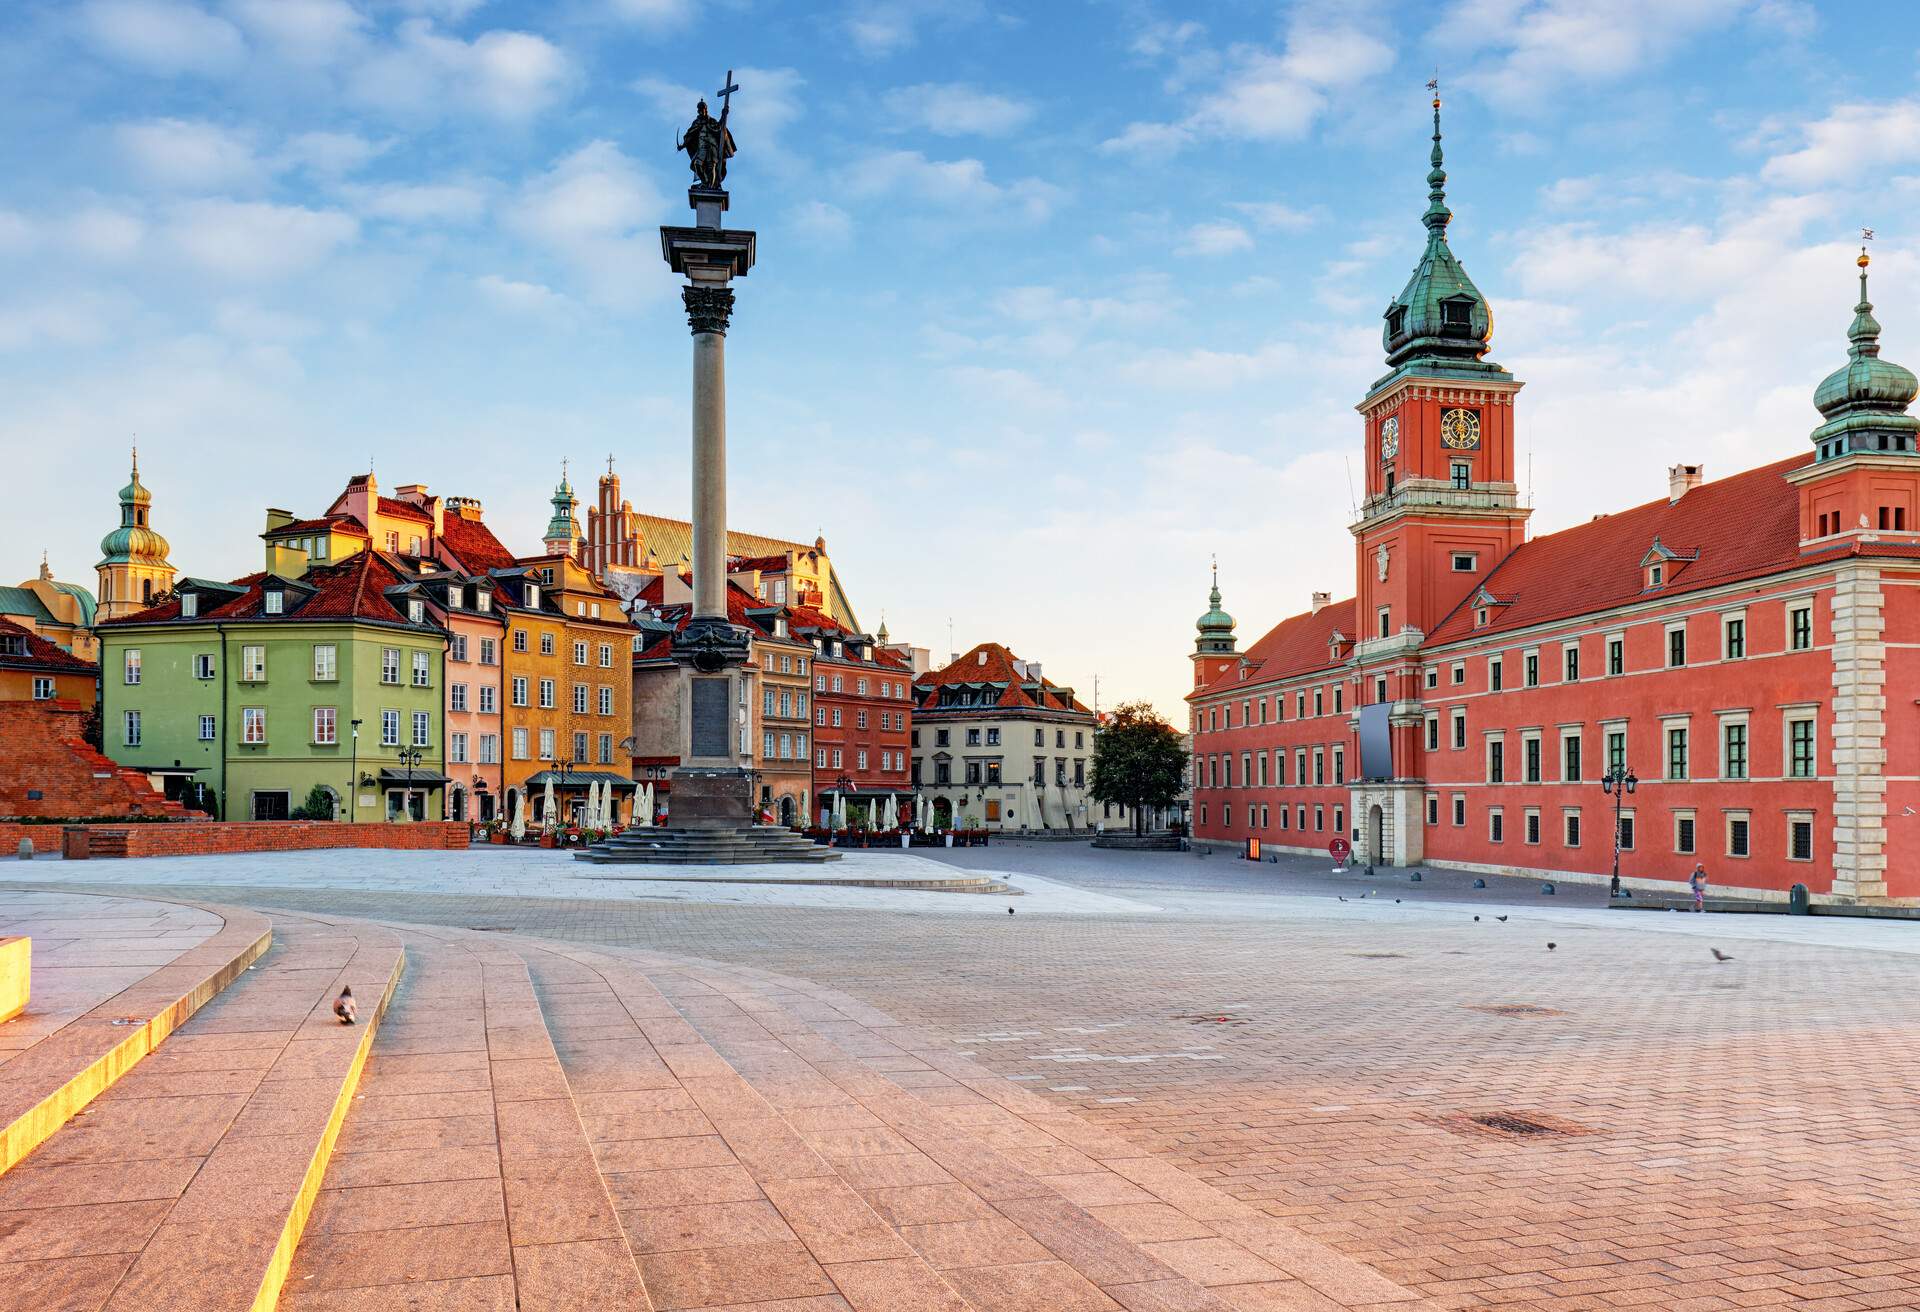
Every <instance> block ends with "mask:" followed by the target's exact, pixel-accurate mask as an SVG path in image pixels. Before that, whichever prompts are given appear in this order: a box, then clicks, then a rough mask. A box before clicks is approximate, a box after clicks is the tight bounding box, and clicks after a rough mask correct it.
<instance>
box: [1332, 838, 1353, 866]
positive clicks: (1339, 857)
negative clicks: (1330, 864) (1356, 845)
mask: <svg viewBox="0 0 1920 1312" xmlns="http://www.w3.org/2000/svg"><path fill="white" fill-rule="evenodd" d="M1327 851H1328V852H1329V853H1331V854H1332V856H1333V859H1334V860H1336V861H1345V860H1346V859H1347V853H1349V852H1351V851H1353V845H1352V844H1351V843H1349V842H1347V840H1346V839H1344V838H1336V839H1334V840H1333V841H1332V842H1331V843H1328V844H1327Z"/></svg>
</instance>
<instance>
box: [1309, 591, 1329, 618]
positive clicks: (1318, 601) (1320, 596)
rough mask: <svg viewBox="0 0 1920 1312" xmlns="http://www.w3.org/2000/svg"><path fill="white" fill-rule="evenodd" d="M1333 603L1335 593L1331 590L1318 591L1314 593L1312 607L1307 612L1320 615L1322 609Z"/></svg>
mask: <svg viewBox="0 0 1920 1312" xmlns="http://www.w3.org/2000/svg"><path fill="white" fill-rule="evenodd" d="M1332 604H1333V594H1332V593H1331V592H1316V593H1314V594H1313V605H1312V608H1311V609H1309V610H1308V611H1307V614H1309V615H1318V614H1319V613H1320V612H1321V611H1322V610H1324V609H1325V608H1326V607H1328V606H1331V605H1332Z"/></svg>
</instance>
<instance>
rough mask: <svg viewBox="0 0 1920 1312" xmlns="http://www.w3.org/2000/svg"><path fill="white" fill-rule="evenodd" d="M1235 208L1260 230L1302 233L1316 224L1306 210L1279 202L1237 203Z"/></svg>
mask: <svg viewBox="0 0 1920 1312" xmlns="http://www.w3.org/2000/svg"><path fill="white" fill-rule="evenodd" d="M1233 208H1234V209H1236V210H1239V211H1240V212H1241V213H1242V214H1244V215H1246V216H1247V218H1248V219H1249V220H1250V221H1251V222H1252V223H1253V224H1254V226H1255V227H1259V228H1272V229H1275V230H1277V231H1280V232H1301V231H1304V230H1305V229H1307V228H1311V227H1312V226H1313V224H1314V216H1313V215H1312V214H1310V213H1308V212H1307V211H1306V210H1298V209H1295V208H1294V207H1293V206H1291V205H1288V204H1286V203H1284V202H1282V201H1277V200H1259V201H1255V200H1242V201H1235V202H1234V203H1233Z"/></svg>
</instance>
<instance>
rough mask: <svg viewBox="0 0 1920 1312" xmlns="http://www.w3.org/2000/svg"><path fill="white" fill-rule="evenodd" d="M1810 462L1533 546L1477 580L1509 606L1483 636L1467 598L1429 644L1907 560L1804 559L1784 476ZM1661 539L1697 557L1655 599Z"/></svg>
mask: <svg viewBox="0 0 1920 1312" xmlns="http://www.w3.org/2000/svg"><path fill="white" fill-rule="evenodd" d="M1812 460H1813V453H1812V452H1811V451H1809V452H1807V453H1805V454H1804V455H1798V456H1794V457H1792V458H1791V459H1788V460H1780V461H1776V462H1775V463H1773V464H1771V465H1762V466H1761V467H1760V468H1758V469H1749V470H1746V471H1745V472H1743V473H1739V474H1734V475H1732V476H1730V477H1728V478H1723V479H1720V480H1718V481H1717V482H1712V483H1702V484H1700V485H1699V486H1698V487H1695V488H1693V489H1692V490H1690V491H1688V492H1687V493H1686V495H1684V496H1682V497H1681V498H1680V499H1679V500H1678V501H1674V502H1669V501H1668V500H1667V499H1666V498H1664V497H1662V498H1661V499H1660V500H1658V501H1649V502H1647V503H1646V504H1645V505H1641V506H1635V507H1633V508H1632V509H1631V510H1622V511H1619V512H1617V513H1615V514H1611V515H1602V516H1600V517H1599V518H1597V519H1593V520H1589V521H1588V522H1587V523H1585V524H1577V525H1575V526H1574V527H1572V528H1567V529H1562V530H1561V531H1560V532H1558V533H1549V534H1546V535H1545V536H1543V537H1537V538H1534V539H1533V540H1532V541H1530V542H1527V543H1525V544H1523V545H1522V546H1521V547H1519V548H1518V549H1517V550H1515V551H1514V552H1513V553H1512V554H1510V555H1509V556H1507V558H1506V559H1504V560H1502V561H1501V562H1500V563H1499V564H1497V565H1495V566H1494V567H1493V569H1492V570H1491V571H1490V572H1489V573H1488V574H1486V575H1485V576H1484V577H1483V578H1482V579H1481V580H1480V584H1481V586H1482V587H1484V588H1486V590H1487V591H1488V592H1489V593H1491V594H1492V595H1493V596H1494V597H1495V598H1496V599H1497V600H1499V601H1500V602H1503V603H1505V604H1503V605H1499V606H1495V607H1492V608H1491V611H1490V614H1489V617H1488V623H1487V625H1486V627H1484V628H1480V629H1476V628H1474V626H1473V620H1474V605H1473V597H1474V594H1473V593H1470V594H1468V597H1467V599H1466V600H1465V601H1463V602H1462V603H1461V604H1460V605H1458V606H1456V607H1455V608H1454V609H1453V611H1452V613H1451V614H1449V615H1448V616H1447V617H1446V618H1445V619H1443V620H1441V621H1440V623H1439V624H1437V625H1435V626H1434V630H1433V632H1432V633H1431V634H1429V635H1428V637H1427V643H1426V645H1428V646H1432V645H1435V644H1438V643H1444V642H1451V641H1454V640H1456V639H1460V638H1469V637H1477V636H1479V635H1481V634H1488V633H1502V632H1506V631H1509V630H1512V629H1520V628H1526V627H1529V626H1531V625H1535V624H1541V623H1545V622H1548V621H1551V620H1559V619H1566V618H1569V617H1572V616H1575V615H1587V614H1592V613H1594V612H1596V611H1603V610H1610V609H1612V608H1614V607H1616V606H1624V605H1627V604H1629V603H1631V602H1636V601H1645V600H1648V599H1650V598H1657V597H1667V596H1678V595H1682V594H1685V593H1688V592H1697V591H1699V590H1700V589H1702V588H1712V587H1718V586H1720V585H1722V584H1726V583H1732V582H1736V581H1738V580H1740V579H1747V578H1754V577H1757V576H1760V575H1765V574H1771V573H1775V572H1777V571H1779V570H1783V569H1790V568H1792V567H1794V566H1796V565H1799V564H1802V563H1804V562H1807V561H1813V560H1823V559H1834V558H1839V557H1842V556H1847V555H1851V554H1889V555H1893V554H1901V555H1904V554H1906V553H1907V548H1905V547H1901V548H1900V549H1898V550H1897V551H1886V550H1884V548H1883V547H1882V545H1881V544H1872V543H1869V544H1864V545H1862V546H1861V547H1860V548H1858V549H1857V552H1856V549H1855V548H1853V547H1850V546H1840V547H1836V548H1835V549H1833V550H1831V551H1825V552H1818V553H1807V554H1802V552H1801V551H1800V492H1799V489H1798V488H1797V487H1795V486H1794V485H1793V484H1791V483H1789V482H1787V481H1786V479H1785V477H1784V475H1786V474H1788V473H1790V472H1792V471H1793V470H1795V469H1799V468H1801V467H1802V466H1804V465H1807V464H1809V463H1811V462H1812ZM1656 537H1657V538H1659V540H1660V542H1661V544H1662V545H1663V546H1665V547H1667V548H1669V549H1670V550H1671V551H1674V552H1677V553H1679V554H1680V555H1681V556H1683V557H1685V556H1691V555H1693V554H1694V553H1698V555H1697V558H1696V559H1690V560H1687V561H1686V562H1685V563H1684V564H1679V565H1678V567H1677V568H1674V569H1673V570H1672V572H1671V574H1670V575H1669V577H1668V580H1667V583H1666V586H1665V587H1662V588H1660V589H1658V590H1657V591H1650V590H1649V589H1648V588H1647V586H1646V570H1645V568H1644V567H1643V566H1642V564H1641V562H1642V561H1643V560H1644V559H1645V558H1646V555H1647V551H1648V549H1649V548H1651V547H1652V546H1653V542H1654V539H1655V538H1656ZM1889 545H1890V544H1889ZM1676 564H1678V562H1676ZM1477 591H1478V589H1475V592H1476V593H1477Z"/></svg>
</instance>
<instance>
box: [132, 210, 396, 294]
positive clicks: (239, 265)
mask: <svg viewBox="0 0 1920 1312" xmlns="http://www.w3.org/2000/svg"><path fill="white" fill-rule="evenodd" d="M359 230H360V225H359V224H358V223H356V222H355V221H354V219H353V218H352V216H350V215H346V214H341V213H339V212H337V211H333V210H310V209H306V208H304V207H303V206H298V205H271V204H267V203H265V202H261V201H232V200H198V201H188V202H185V203H183V204H180V205H176V206H175V207H174V208H173V210H172V212H171V214H170V216H169V222H168V228H167V235H168V237H169V239H170V240H171V241H172V243H173V244H174V246H175V247H176V248H178V249H179V251H180V252H181V253H182V254H183V255H184V256H186V258H187V259H188V261H189V262H191V263H192V264H194V265H196V266H197V267H199V268H200V269H203V270H205V271H206V272H208V273H212V274H216V275H218V276H220V277H225V278H232V279H236V280H241V281H264V280H270V279H276V278H283V277H287V276H290V275H292V274H296V273H301V272H304V271H306V270H308V269H310V268H313V267H314V266H315V265H318V264H320V263H321V262H322V261H324V260H325V259H326V258H327V257H328V256H329V255H331V254H332V253H333V252H334V251H335V250H337V249H338V248H339V247H341V246H343V245H346V244H347V243H349V242H351V241H352V240H353V239H354V238H355V237H356V236H357V235H358V234H359Z"/></svg>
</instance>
